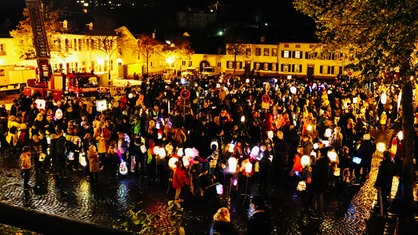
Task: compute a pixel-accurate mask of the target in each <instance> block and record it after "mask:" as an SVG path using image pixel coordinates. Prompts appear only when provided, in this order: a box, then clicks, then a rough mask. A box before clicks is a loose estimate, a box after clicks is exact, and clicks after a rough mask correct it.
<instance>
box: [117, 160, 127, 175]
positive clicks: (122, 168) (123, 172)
mask: <svg viewBox="0 0 418 235" xmlns="http://www.w3.org/2000/svg"><path fill="white" fill-rule="evenodd" d="M119 173H120V174H121V175H126V174H128V167H127V166H126V162H125V161H122V162H121V163H120V164H119Z"/></svg>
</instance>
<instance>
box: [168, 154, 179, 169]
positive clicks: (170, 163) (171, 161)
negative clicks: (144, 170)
mask: <svg viewBox="0 0 418 235" xmlns="http://www.w3.org/2000/svg"><path fill="white" fill-rule="evenodd" d="M178 160H179V159H178V158H176V157H172V158H170V159H169V160H168V166H169V167H170V168H171V169H175V168H176V162H177V161H178Z"/></svg>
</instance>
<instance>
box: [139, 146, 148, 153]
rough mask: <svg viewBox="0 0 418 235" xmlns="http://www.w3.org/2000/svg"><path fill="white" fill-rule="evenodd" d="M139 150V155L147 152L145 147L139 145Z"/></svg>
mask: <svg viewBox="0 0 418 235" xmlns="http://www.w3.org/2000/svg"><path fill="white" fill-rule="evenodd" d="M139 149H140V150H141V153H146V152H147V147H146V146H145V145H141V146H140V147H139Z"/></svg>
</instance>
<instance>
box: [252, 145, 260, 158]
mask: <svg viewBox="0 0 418 235" xmlns="http://www.w3.org/2000/svg"><path fill="white" fill-rule="evenodd" d="M259 152H260V148H259V147H258V146H254V147H253V148H252V149H251V155H252V156H254V157H256V156H257V155H258V153H259Z"/></svg>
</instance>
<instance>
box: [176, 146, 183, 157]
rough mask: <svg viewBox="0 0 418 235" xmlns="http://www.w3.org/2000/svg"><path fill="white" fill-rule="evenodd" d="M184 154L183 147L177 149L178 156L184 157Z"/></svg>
mask: <svg viewBox="0 0 418 235" xmlns="http://www.w3.org/2000/svg"><path fill="white" fill-rule="evenodd" d="M183 154H184V151H183V148H179V149H177V156H178V157H182V156H183Z"/></svg>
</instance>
